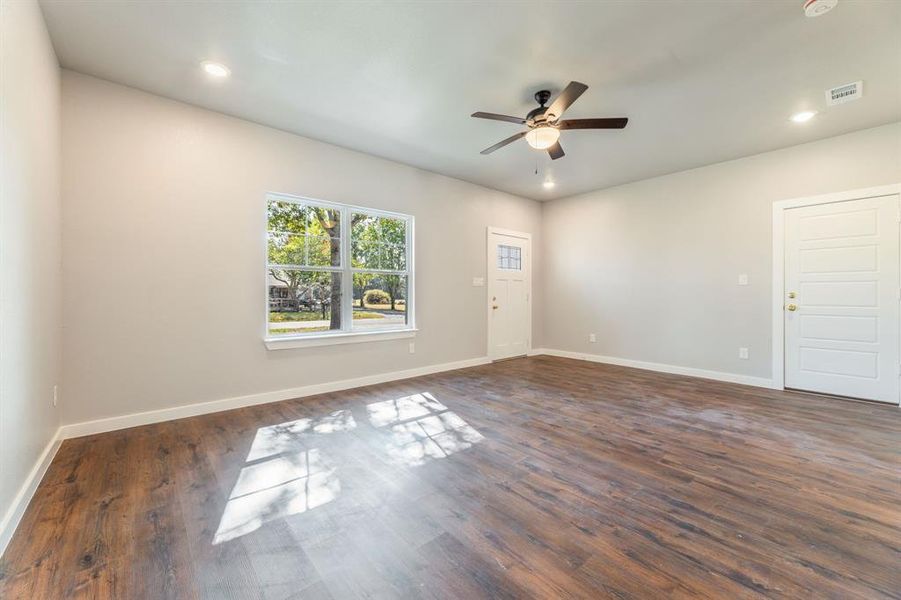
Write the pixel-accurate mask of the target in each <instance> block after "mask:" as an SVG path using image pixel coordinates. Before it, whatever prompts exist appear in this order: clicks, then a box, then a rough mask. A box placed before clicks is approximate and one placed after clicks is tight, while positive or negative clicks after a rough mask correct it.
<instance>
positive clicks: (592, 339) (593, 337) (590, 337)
mask: <svg viewBox="0 0 901 600" xmlns="http://www.w3.org/2000/svg"><path fill="white" fill-rule="evenodd" d="M588 341H589V342H591V343H592V344H593V343H595V342H596V341H598V336H596V335H595V334H593V333H589V334H588Z"/></svg>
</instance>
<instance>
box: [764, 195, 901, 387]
mask: <svg viewBox="0 0 901 600" xmlns="http://www.w3.org/2000/svg"><path fill="white" fill-rule="evenodd" d="M894 194H899V195H901V183H893V184H890V185H880V186H876V187H869V188H861V189H856V190H847V191H844V192H835V193H832V194H820V195H817V196H804V197H801V198H789V199H787V200H777V201H775V202H773V282H772V283H773V286H772V290H773V297H772V305H771V306H772V313H771V319H772V338H771V339H772V344H773V349H772V356H773V364H772V369H773V373H772V378H773V387H774V388H776V389H778V390H782V389H785V318H784V316H783V314H784V311H785V211H786V210H789V209H791V208H800V207H803V206H816V205H818V204H832V203H835V202H847V201H848V200H866V199H867V198H878V197H880V196H891V195H894ZM899 217H901V215H899ZM899 268H901V260H899ZM899 403H901V399H899Z"/></svg>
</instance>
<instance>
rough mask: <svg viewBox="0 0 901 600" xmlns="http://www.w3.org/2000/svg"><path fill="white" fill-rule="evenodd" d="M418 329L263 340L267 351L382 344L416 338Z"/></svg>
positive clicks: (268, 338)
mask: <svg viewBox="0 0 901 600" xmlns="http://www.w3.org/2000/svg"><path fill="white" fill-rule="evenodd" d="M417 331H419V330H418V329H394V330H391V331H365V332H364V331H360V332H356V333H328V334H324V335H304V336H299V335H298V336H293V337H291V336H283V337H267V338H264V339H263V342H264V343H265V344H266V349H267V350H288V349H290V348H312V347H314V346H335V345H339V344H361V343H364V342H383V341H386V340H400V339H404V338H412V337H416V332H417Z"/></svg>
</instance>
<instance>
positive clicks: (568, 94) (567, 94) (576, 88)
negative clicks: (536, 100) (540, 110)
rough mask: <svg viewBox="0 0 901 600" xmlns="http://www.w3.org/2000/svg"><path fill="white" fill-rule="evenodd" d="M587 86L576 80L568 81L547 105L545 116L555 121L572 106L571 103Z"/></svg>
mask: <svg viewBox="0 0 901 600" xmlns="http://www.w3.org/2000/svg"><path fill="white" fill-rule="evenodd" d="M587 89H588V86H587V85H585V84H584V83H579V82H578V81H570V82H569V85H568V86H566V87H565V88H563V91H562V92H560V95H559V96H557V98H556V99H555V100H554V101H553V102H551V105H550V106H548V108H547V112H545V113H544V114H545V116H546V117H547V119H548V121H556V120H557V119H559V118H560V117H562V116H563V112H564V111H565V110H566V109H567V108H569V107H570V106H572V103H573V102H575V101H576V100H578V99H579V96H581V95H582V94H583V93H584V92H585V90H587Z"/></svg>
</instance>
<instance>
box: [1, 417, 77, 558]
mask: <svg viewBox="0 0 901 600" xmlns="http://www.w3.org/2000/svg"><path fill="white" fill-rule="evenodd" d="M61 430H62V428H60V429H57V430H56V434H54V436H53V437H52V438H51V439H50V441H49V442H48V443H47V445H46V446H45V447H44V451H43V452H41V455H40V456H39V457H38V459H37V461H36V462H35V463H34V466H33V467H32V468H31V472H30V473H28V477H26V478H25V481H24V482H23V483H22V487H20V488H19V492H18V493H17V494H16V497H15V498H13V501H12V504H11V505H10V507H9V508H8V509H7V511H6V514H5V515H3V520H2V521H0V557H2V556H3V553H4V552H5V551H6V546H7V544H9V541H10V540H11V539H12V537H13V533H15V531H16V527H18V526H19V521H21V520H22V515H24V514H25V509H26V508H28V503H29V502H31V497H32V496H34V492H35V490H37V489H38V484H40V483H41V479H43V478H44V473H46V472H47V467H49V466H50V463H51V462H53V457H54V456H56V451H57V450H59V445H60V443H61V438H60V431H61Z"/></svg>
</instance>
